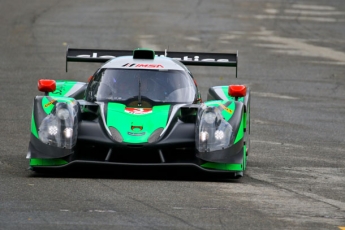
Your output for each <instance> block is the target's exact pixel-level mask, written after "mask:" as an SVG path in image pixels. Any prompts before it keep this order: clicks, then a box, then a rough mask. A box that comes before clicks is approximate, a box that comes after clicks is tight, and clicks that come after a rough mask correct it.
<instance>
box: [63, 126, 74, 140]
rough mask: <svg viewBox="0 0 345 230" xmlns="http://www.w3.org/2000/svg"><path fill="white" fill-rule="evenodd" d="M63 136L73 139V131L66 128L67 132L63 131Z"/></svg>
mask: <svg viewBox="0 0 345 230" xmlns="http://www.w3.org/2000/svg"><path fill="white" fill-rule="evenodd" d="M63 134H64V135H65V137H66V138H71V137H72V135H73V129H72V128H65V130H64V131H63Z"/></svg>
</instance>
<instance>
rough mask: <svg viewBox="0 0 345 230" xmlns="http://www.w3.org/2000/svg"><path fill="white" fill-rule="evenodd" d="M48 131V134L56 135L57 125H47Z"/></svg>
mask: <svg viewBox="0 0 345 230" xmlns="http://www.w3.org/2000/svg"><path fill="white" fill-rule="evenodd" d="M48 133H49V134H50V135H56V134H57V133H58V127H57V126H55V125H53V126H49V127H48Z"/></svg>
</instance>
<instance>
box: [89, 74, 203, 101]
mask: <svg viewBox="0 0 345 230" xmlns="http://www.w3.org/2000/svg"><path fill="white" fill-rule="evenodd" d="M196 97H197V89H196V86H195V84H194V82H193V80H192V78H191V76H189V75H188V73H186V72H185V71H182V70H167V69H164V70H161V69H160V70H155V69H116V68H103V69H100V70H98V71H97V72H96V73H95V75H94V77H93V79H92V80H91V82H90V84H89V87H88V89H87V92H86V100H88V101H114V102H120V103H124V102H125V101H128V100H131V99H133V100H138V101H141V100H144V101H145V100H147V99H148V100H150V101H152V102H154V103H158V104H159V103H193V102H194V101H195V99H196Z"/></svg>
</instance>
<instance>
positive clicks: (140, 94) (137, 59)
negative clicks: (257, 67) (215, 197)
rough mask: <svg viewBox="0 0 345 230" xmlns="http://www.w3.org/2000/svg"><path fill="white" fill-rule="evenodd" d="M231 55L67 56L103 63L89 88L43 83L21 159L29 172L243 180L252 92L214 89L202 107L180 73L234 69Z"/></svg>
mask: <svg viewBox="0 0 345 230" xmlns="http://www.w3.org/2000/svg"><path fill="white" fill-rule="evenodd" d="M237 59H238V55H237V54H226V53H191V52H169V53H167V51H164V52H161V51H158V52H154V51H152V50H148V49H136V50H134V51H127V50H92V49H68V50H67V55H66V71H67V63H68V62H101V63H105V64H103V66H101V67H100V68H99V69H98V70H97V71H96V72H95V74H94V75H93V76H92V77H90V78H89V81H88V82H87V83H84V82H75V81H64V80H56V81H55V80H50V79H41V80H39V81H38V89H39V90H40V91H42V92H44V93H45V95H44V96H43V95H42V96H36V97H35V99H34V105H33V112H32V123H31V138H30V143H29V151H28V154H27V158H28V159H30V168H31V169H32V170H34V171H40V170H50V169H62V168H70V167H73V166H76V165H87V167H89V166H90V167H92V166H93V165H101V166H110V167H114V168H116V167H120V166H133V167H135V166H141V167H145V166H148V167H149V166H151V167H154V166H160V167H165V166H169V167H173V166H176V167H182V166H186V167H196V168H198V169H200V170H202V171H205V172H210V173H212V172H216V173H221V174H229V176H235V177H241V176H243V172H244V171H245V169H246V163H247V155H248V151H249V131H250V127H249V125H250V122H249V120H250V116H249V115H250V91H249V89H248V88H247V87H246V86H245V85H226V86H214V87H211V88H210V89H209V91H208V95H207V100H206V101H204V102H203V101H202V99H201V96H200V93H199V90H198V88H197V85H196V81H195V80H194V78H193V76H192V74H191V72H190V71H189V70H188V69H187V67H186V65H196V66H224V67H236V77H237Z"/></svg>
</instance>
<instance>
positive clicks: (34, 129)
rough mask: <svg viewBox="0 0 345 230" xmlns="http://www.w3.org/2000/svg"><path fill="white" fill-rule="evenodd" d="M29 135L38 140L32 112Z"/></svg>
mask: <svg viewBox="0 0 345 230" xmlns="http://www.w3.org/2000/svg"><path fill="white" fill-rule="evenodd" d="M31 133H32V134H33V135H34V136H35V137H36V138H38V133H37V127H36V122H35V119H34V112H32V115H31Z"/></svg>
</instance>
